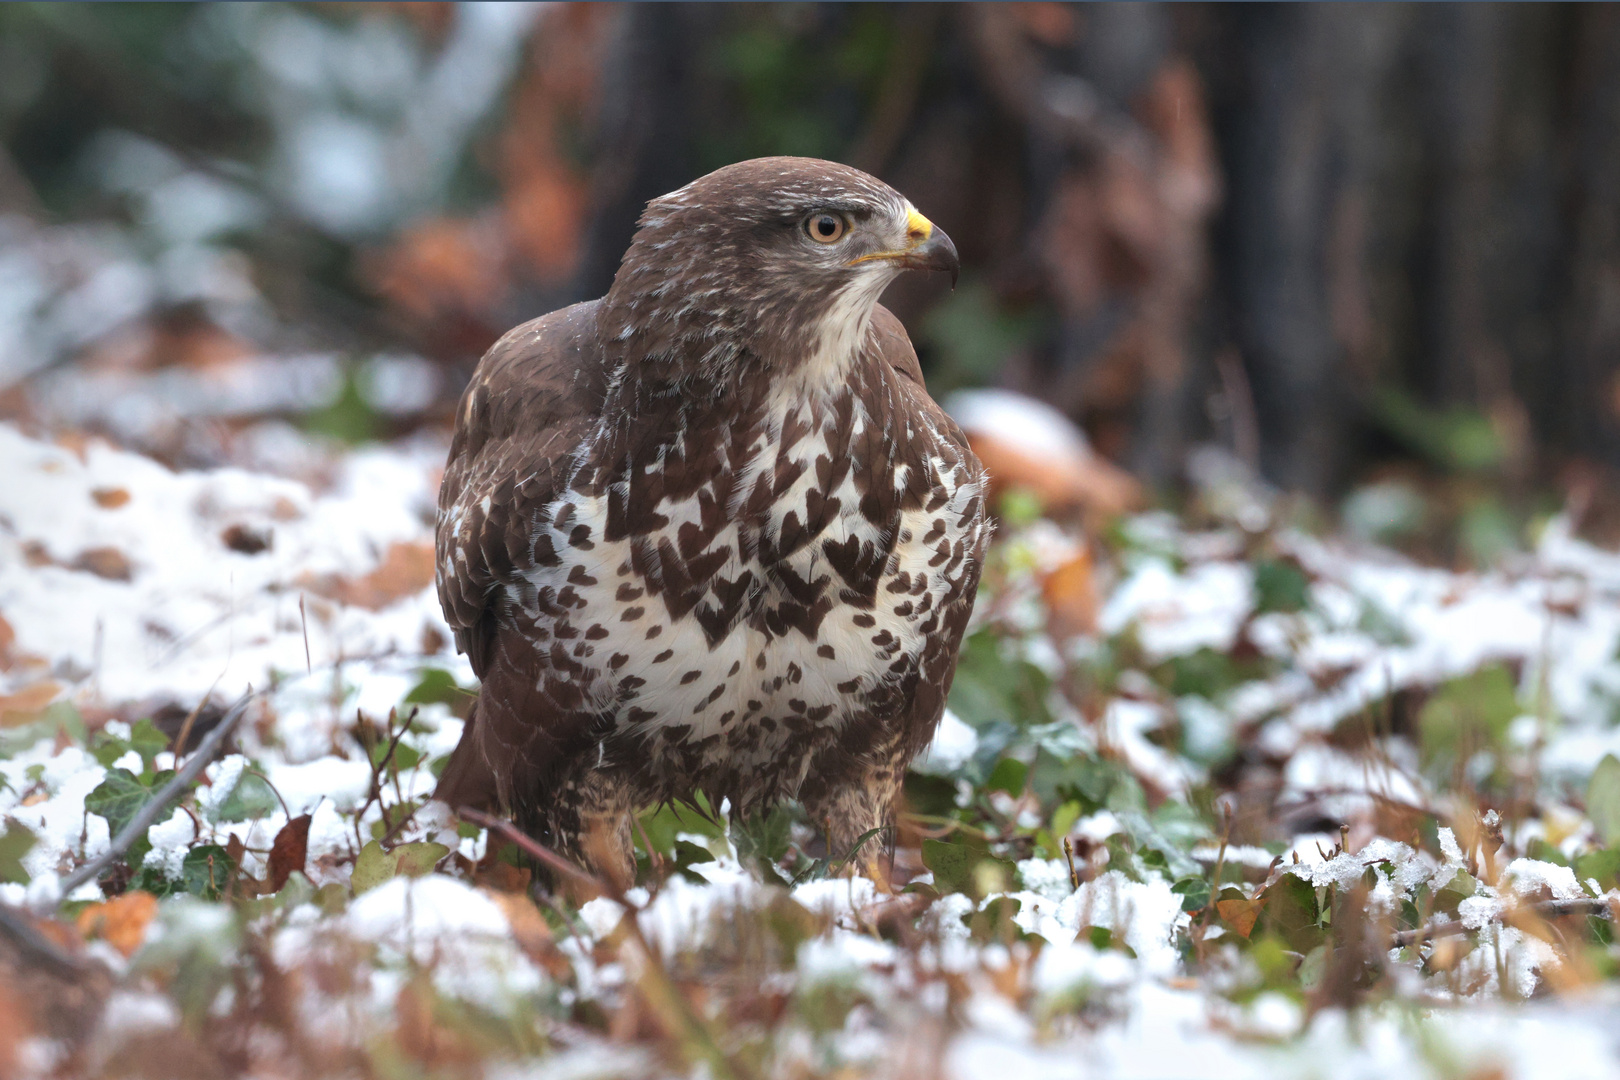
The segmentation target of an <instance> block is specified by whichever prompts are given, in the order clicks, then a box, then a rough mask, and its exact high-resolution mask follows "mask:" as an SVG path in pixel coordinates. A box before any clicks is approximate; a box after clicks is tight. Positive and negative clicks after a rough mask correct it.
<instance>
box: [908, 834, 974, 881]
mask: <svg viewBox="0 0 1620 1080" xmlns="http://www.w3.org/2000/svg"><path fill="white" fill-rule="evenodd" d="M922 861H923V865H924V866H926V867H928V869H930V870H932V871H933V872H934V888H935V889H937V890H939V892H940V893H941V894H944V893H948V892H967V891H969V890H970V888H971V887H972V884H973V866H974V864H975V863H977V862H978V861H979V852H976V851H974V850H973V849H972V848H970V847H968V846H967V845H966V844H952V843H949V842H947V841H944V840H924V841H923V844H922Z"/></svg>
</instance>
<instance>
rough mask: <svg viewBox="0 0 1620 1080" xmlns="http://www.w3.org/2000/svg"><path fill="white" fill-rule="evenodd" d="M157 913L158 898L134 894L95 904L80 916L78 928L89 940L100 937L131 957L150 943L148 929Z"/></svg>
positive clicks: (77, 923)
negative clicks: (147, 938)
mask: <svg viewBox="0 0 1620 1080" xmlns="http://www.w3.org/2000/svg"><path fill="white" fill-rule="evenodd" d="M157 910H158V900H157V897H155V896H153V895H152V894H151V893H149V892H141V891H140V890H134V891H132V892H127V893H124V894H123V895H122V896H115V897H113V898H112V899H111V900H108V901H107V902H106V903H102V904H91V905H90V906H89V907H87V908H85V909H84V910H83V911H81V912H79V918H78V920H77V922H76V923H75V925H76V926H77V927H78V930H79V933H81V934H83V935H84V936H85V937H87V938H92V937H99V938H101V939H102V940H103V941H105V942H107V944H109V945H111V946H112V947H113V948H115V949H117V950H118V951H119V952H121V953H123V954H124V955H125V956H126V957H129V956H134V955H135V950H136V949H139V948H140V947H141V943H142V942H144V941H145V940H146V928H147V926H149V925H150V924H151V922H152V919H153V917H154V916H155V915H157Z"/></svg>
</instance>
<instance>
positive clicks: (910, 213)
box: [849, 206, 934, 266]
mask: <svg viewBox="0 0 1620 1080" xmlns="http://www.w3.org/2000/svg"><path fill="white" fill-rule="evenodd" d="M932 235H934V223H933V222H932V221H929V220H928V219H927V218H925V217H923V216H922V215H921V214H919V213H918V212H917V208H916V207H915V206H908V207H906V246H905V248H904V250H901V251H874V252H873V253H872V254H870V255H862V256H861V257H860V258H857V259H851V260H849V265H851V266H854V265H856V264H857V263H863V262H867V261H868V260H871V259H903V258H905V257H906V256H907V255H909V254H911V252H912V251H914V250H916V248H917V247H918V246H920V245H922V244H926V243H927V242H928V238H929V237H930V236H932Z"/></svg>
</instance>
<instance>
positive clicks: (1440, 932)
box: [1394, 896, 1614, 948]
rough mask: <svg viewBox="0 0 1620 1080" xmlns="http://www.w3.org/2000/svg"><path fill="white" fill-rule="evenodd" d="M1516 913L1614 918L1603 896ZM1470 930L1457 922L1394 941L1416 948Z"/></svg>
mask: <svg viewBox="0 0 1620 1080" xmlns="http://www.w3.org/2000/svg"><path fill="white" fill-rule="evenodd" d="M1516 910H1519V911H1529V912H1531V913H1533V914H1536V915H1540V916H1543V917H1550V918H1558V917H1559V916H1563V915H1596V916H1597V917H1598V918H1601V919H1610V920H1612V919H1613V918H1614V909H1613V908H1612V907H1611V906H1610V903H1609V899H1608V898H1607V897H1603V896H1597V897H1577V898H1576V899H1573V900H1543V901H1541V902H1539V903H1535V904H1524V905H1522V906H1520V907H1519V908H1517V909H1516ZM1503 914H1504V916H1505V915H1509V914H1512V912H1511V911H1508V912H1504V913H1503ZM1470 929H1476V928H1474V927H1469V926H1465V925H1463V923H1462V922H1461V921H1460V920H1457V919H1451V920H1448V921H1446V922H1442V923H1430V924H1429V925H1428V926H1419V927H1417V928H1416V929H1413V930H1401V931H1399V932H1397V933H1396V934H1395V938H1394V942H1395V947H1396V948H1404V947H1406V946H1407V945H1416V944H1419V943H1421V942H1424V941H1427V940H1430V939H1432V938H1442V937H1456V936H1457V935H1458V934H1466V933H1467V932H1468V931H1469V930H1470Z"/></svg>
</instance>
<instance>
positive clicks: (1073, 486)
mask: <svg viewBox="0 0 1620 1080" xmlns="http://www.w3.org/2000/svg"><path fill="white" fill-rule="evenodd" d="M968 442H969V443H970V444H972V446H973V451H974V453H976V454H978V455H979V460H980V461H982V462H984V467H985V471H986V472H988V473H989V474H990V487H991V490H992V492H993V493H994V494H995V495H997V496H999V495H1000V493H1002V492H1005V491H1008V490H1010V489H1014V488H1023V489H1024V490H1026V491H1029V492H1031V493H1033V494H1034V495H1035V497H1036V498H1038V499H1040V501H1041V505H1042V506H1043V507H1044V508H1045V509H1046V510H1047V512H1049V513H1053V514H1060V515H1061V514H1064V513H1070V512H1075V511H1079V512H1082V513H1084V514H1086V515H1087V516H1088V517H1097V518H1109V517H1113V516H1114V515H1116V514H1120V513H1123V512H1125V511H1126V510H1130V509H1132V508H1133V507H1135V506H1138V505H1140V503H1141V500H1142V488H1141V485H1140V484H1138V483H1137V482H1136V479H1135V478H1134V477H1132V476H1131V474H1130V473H1127V472H1126V471H1125V470H1123V469H1121V468H1119V467H1117V466H1115V465H1112V464H1110V463H1109V462H1108V461H1107V460H1105V459H1104V458H1101V457H1098V456H1095V455H1092V456H1089V457H1076V456H1070V457H1053V456H1045V457H1042V456H1037V455H1036V454H1033V453H1031V452H1029V451H1028V450H1025V449H1023V448H1022V447H1019V446H1015V445H1013V444H1012V443H1010V442H1008V441H1007V440H1006V439H1002V438H998V437H997V436H994V435H990V434H987V433H983V432H973V431H970V432H968Z"/></svg>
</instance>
